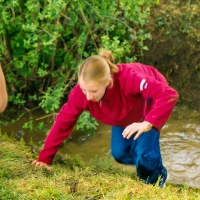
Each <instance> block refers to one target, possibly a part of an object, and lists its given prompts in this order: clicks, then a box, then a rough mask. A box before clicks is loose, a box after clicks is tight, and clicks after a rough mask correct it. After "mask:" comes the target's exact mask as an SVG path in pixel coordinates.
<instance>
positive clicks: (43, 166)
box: [31, 160, 51, 170]
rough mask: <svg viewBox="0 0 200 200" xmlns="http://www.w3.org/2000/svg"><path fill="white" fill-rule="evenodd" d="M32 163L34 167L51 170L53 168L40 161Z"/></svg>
mask: <svg viewBox="0 0 200 200" xmlns="http://www.w3.org/2000/svg"><path fill="white" fill-rule="evenodd" d="M31 162H32V165H35V167H38V168H45V169H48V170H51V167H50V166H49V165H47V164H46V163H43V162H39V161H38V160H33V161H31Z"/></svg>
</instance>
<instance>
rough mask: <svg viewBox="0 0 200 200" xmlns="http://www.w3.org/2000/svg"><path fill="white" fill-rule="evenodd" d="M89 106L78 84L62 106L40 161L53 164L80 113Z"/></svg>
mask: <svg viewBox="0 0 200 200" xmlns="http://www.w3.org/2000/svg"><path fill="white" fill-rule="evenodd" d="M86 107H87V102H86V101H85V98H84V95H83V94H82V92H81V91H80V88H79V87H78V86H76V87H75V88H74V89H73V90H72V92H71V93H70V95H69V98H68V102H67V103H65V104H64V106H63V107H62V108H61V110H60V112H59V114H58V116H57V117H56V121H55V123H54V124H53V126H52V128H51V130H50V132H49V134H48V136H47V138H46V140H45V144H44V147H43V149H42V151H41V152H40V154H39V158H38V161H40V162H44V163H46V164H51V163H52V161H53V158H54V156H55V154H56V153H57V151H58V149H59V147H60V145H61V144H62V143H63V141H64V140H65V139H67V138H68V136H69V135H70V133H71V132H72V130H73V128H74V126H75V124H76V121H77V119H78V117H79V115H80V114H81V113H82V111H83V110H85V109H86Z"/></svg>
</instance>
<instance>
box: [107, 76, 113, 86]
mask: <svg viewBox="0 0 200 200" xmlns="http://www.w3.org/2000/svg"><path fill="white" fill-rule="evenodd" d="M112 86H113V79H112V78H111V77H110V78H109V79H108V83H107V87H108V88H112Z"/></svg>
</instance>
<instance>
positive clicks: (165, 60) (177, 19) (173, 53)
mask: <svg viewBox="0 0 200 200" xmlns="http://www.w3.org/2000/svg"><path fill="white" fill-rule="evenodd" d="M199 8H200V1H199V0H194V1H185V0H184V1H177V0H175V1H171V0H169V1H161V3H160V4H159V5H157V6H155V8H153V9H152V11H151V20H150V24H148V29H149V31H150V32H151V34H152V39H151V40H149V41H147V45H148V47H149V51H147V52H146V53H145V56H144V62H145V63H148V64H151V65H153V66H155V67H157V68H158V69H159V70H160V71H161V72H162V73H163V74H164V75H165V76H166V77H167V79H168V82H169V84H170V85H172V86H173V87H174V88H176V89H177V90H178V92H179V95H180V99H179V104H181V103H186V104H187V105H189V107H191V108H192V109H197V110H198V111H200V103H199V102H200V95H199V91H200V20H199V19H200V10H199Z"/></svg>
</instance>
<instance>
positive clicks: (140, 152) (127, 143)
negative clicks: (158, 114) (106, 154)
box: [111, 126, 164, 184]
mask: <svg viewBox="0 0 200 200" xmlns="http://www.w3.org/2000/svg"><path fill="white" fill-rule="evenodd" d="M123 130H124V128H121V127H118V126H113V127H112V137H111V154H112V156H113V157H114V158H115V160H116V161H117V162H119V163H123V164H126V165H135V166H136V169H137V176H138V177H139V178H140V179H142V180H143V181H144V182H145V183H147V184H155V183H156V182H157V180H158V178H159V176H161V175H162V170H163V168H164V166H163V164H162V158H161V153H160V143H159V138H160V133H159V132H158V131H156V130H155V129H154V128H153V129H151V130H150V131H148V132H145V133H143V134H141V135H140V137H139V138H138V139H137V140H133V137H134V136H135V134H134V135H133V136H132V137H131V138H130V139H125V138H123V136H122V132H123Z"/></svg>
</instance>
